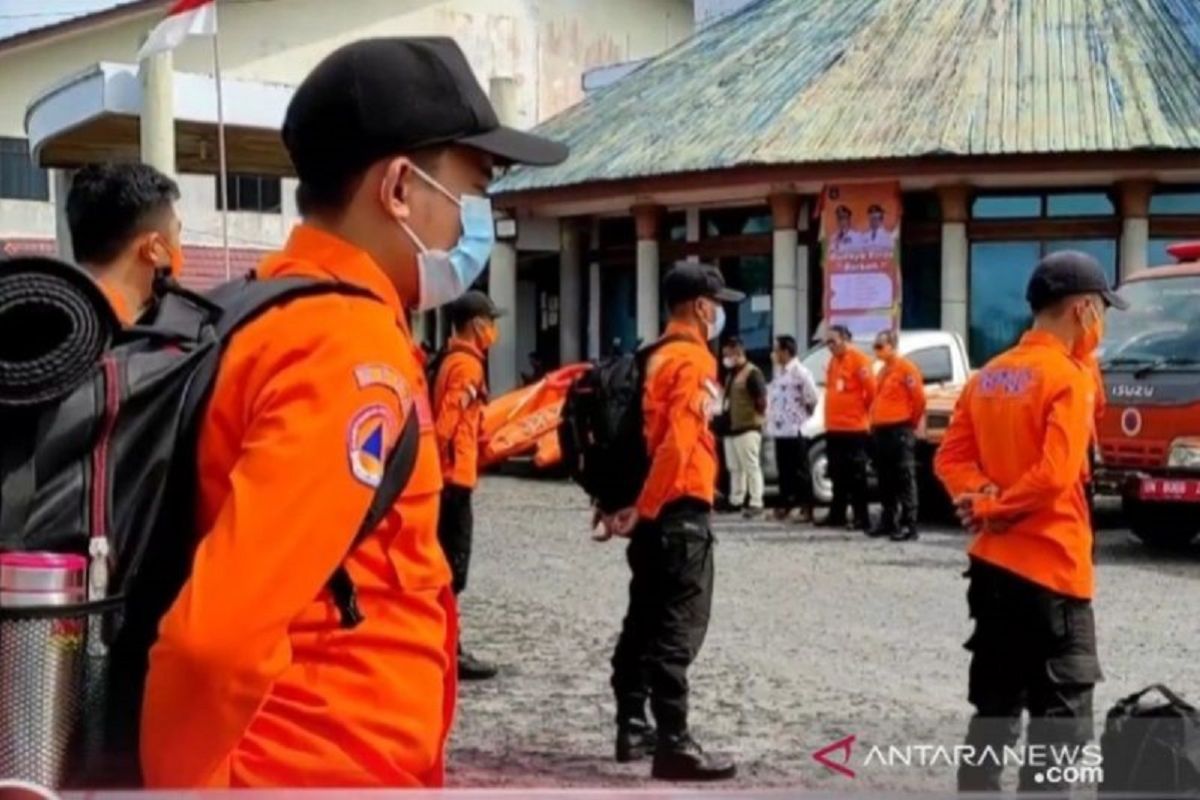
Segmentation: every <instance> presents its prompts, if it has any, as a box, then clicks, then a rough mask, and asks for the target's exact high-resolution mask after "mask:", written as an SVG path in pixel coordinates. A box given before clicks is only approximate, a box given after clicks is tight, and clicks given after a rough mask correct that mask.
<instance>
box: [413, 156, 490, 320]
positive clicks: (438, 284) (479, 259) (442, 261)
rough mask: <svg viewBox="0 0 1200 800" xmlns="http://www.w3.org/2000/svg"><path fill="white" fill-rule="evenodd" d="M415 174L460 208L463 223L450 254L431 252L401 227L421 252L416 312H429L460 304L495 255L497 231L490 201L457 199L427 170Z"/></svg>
mask: <svg viewBox="0 0 1200 800" xmlns="http://www.w3.org/2000/svg"><path fill="white" fill-rule="evenodd" d="M413 171H414V172H416V173H417V175H419V176H420V177H421V179H422V180H424V181H425V182H426V183H428V184H429V185H430V186H432V187H433V188H434V189H437V190H438V191H439V192H441V193H442V194H444V195H445V196H446V197H447V198H448V199H449V200H450V201H451V202H452V203H454V204H455V205H457V206H458V208H459V218H460V222H461V223H462V233H461V234H460V235H459V237H458V241H457V242H456V243H455V245H454V247H453V248H452V249H451V250H449V251H446V250H430V249H429V248H428V247H426V246H425V243H424V242H422V241H421V239H420V238H419V237H418V236H417V235H416V234H415V233H414V232H413V229H412V228H410V227H409V226H408V223H406V222H401V223H400V227H401V228H403V229H404V232H405V233H407V234H408V236H409V238H410V239H412V241H413V244H415V245H416V246H417V250H418V251H420V252H419V254H418V256H417V273H418V276H417V277H418V279H417V284H418V286H419V287H420V288H419V293H418V297H417V305H416V310H417V311H428V310H429V309H431V308H437V307H438V306H444V305H446V304H447V303H450V302H453V301H454V300H457V299H458V298H459V297H461V296H462V295H463V293H464V292H466V291H467V289H470V288H471V284H473V283H474V282H475V279H476V278H478V277H479V276H480V275H482V274H483V270H484V267H486V266H487V262H488V258H489V257H490V256H491V254H492V245H494V244H495V243H496V227H495V222H494V220H493V217H492V201H491V200H489V199H488V198H486V197H479V196H477V195H471V194H464V195H463V196H462V197H461V198H458V197H455V196H454V195H453V194H451V193H450V191H449V190H448V189H447V188H446V187H444V186H442V185H441V184H440V183H438V182H437V181H435V180H434V179H433V178H432V177H430V176H429V175H428V174H427V173H426V172H425V171H424V170H422V169H419V168H418V167H416V166H414V167H413Z"/></svg>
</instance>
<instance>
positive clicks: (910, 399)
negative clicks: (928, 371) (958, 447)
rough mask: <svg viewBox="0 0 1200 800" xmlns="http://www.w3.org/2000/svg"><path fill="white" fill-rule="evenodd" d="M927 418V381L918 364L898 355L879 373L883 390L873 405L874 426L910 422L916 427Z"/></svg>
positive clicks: (878, 393)
mask: <svg viewBox="0 0 1200 800" xmlns="http://www.w3.org/2000/svg"><path fill="white" fill-rule="evenodd" d="M924 417H925V378H924V377H922V376H921V370H919V369H917V365H916V364H914V363H913V362H911V361H909V360H908V359H907V358H904V357H903V356H899V355H897V356H896V357H895V358H893V359H892V360H891V361H890V362H888V363H885V364H884V365H883V370H882V371H881V372H880V373H879V391H878V392H877V393H876V395H875V402H874V403H872V404H871V424H872V425H899V424H901V423H904V422H907V423H909V424H911V425H912V426H913V427H914V428H915V427H917V426H918V425H920V424H921V420H922V419H924Z"/></svg>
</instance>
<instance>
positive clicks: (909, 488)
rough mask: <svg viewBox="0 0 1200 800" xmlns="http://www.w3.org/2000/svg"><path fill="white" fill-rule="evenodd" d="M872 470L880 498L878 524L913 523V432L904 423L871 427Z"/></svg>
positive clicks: (901, 525) (898, 525)
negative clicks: (880, 506)
mask: <svg viewBox="0 0 1200 800" xmlns="http://www.w3.org/2000/svg"><path fill="white" fill-rule="evenodd" d="M874 438H875V474H876V475H878V476H879V494H880V500H881V501H882V502H883V519H881V520H880V526H881V527H884V528H887V529H889V530H897V529H899V528H911V527H914V526H915V525H916V524H917V436H916V433H915V432H914V431H913V426H912V425H910V424H908V423H901V424H899V425H881V426H879V427H877V428H875V431H874Z"/></svg>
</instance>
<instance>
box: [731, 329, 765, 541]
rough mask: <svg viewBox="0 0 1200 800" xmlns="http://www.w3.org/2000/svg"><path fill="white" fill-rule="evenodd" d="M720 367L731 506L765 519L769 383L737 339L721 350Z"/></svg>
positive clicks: (749, 514) (733, 338) (745, 513)
mask: <svg viewBox="0 0 1200 800" xmlns="http://www.w3.org/2000/svg"><path fill="white" fill-rule="evenodd" d="M721 364H722V366H724V367H725V369H726V370H727V373H726V376H727V377H726V379H725V409H726V413H727V417H728V421H729V430H728V432H727V434H726V436H725V461H726V463H728V464H729V502H730V504H731V505H733V507H734V508H737V507H738V506H741V505H742V503H743V502H745V504H746V505H745V508H744V509H743V510H742V516H744V517H746V518H747V519H753V518H755V517H760V516H762V513H763V472H762V461H761V458H760V455H761V453H762V429H763V423H764V422H765V421H766V413H767V382H766V380H765V379H764V378H763V374H762V370H760V369H759V368H758V367H757V366H755V365H754V364H753V363H752V362H751V361H750V360H749V359H748V358H746V348H745V347H744V346H743V345H742V342H741V340H740V339H738V338H737V337H735V336H731V337H730V338H728V339H726V340H725V344H724V345H722V347H721Z"/></svg>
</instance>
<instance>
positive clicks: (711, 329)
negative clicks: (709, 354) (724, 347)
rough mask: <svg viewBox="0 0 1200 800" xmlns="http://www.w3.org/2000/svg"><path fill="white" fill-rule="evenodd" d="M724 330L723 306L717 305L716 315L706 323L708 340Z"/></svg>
mask: <svg viewBox="0 0 1200 800" xmlns="http://www.w3.org/2000/svg"><path fill="white" fill-rule="evenodd" d="M723 330H725V306H722V305H718V306H717V313H716V316H714V317H713V321H712V322H710V323H708V340H709V341H710V342H711V341H712V340H714V339H716V338H717V337H718V336H720V335H721V331H723Z"/></svg>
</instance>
